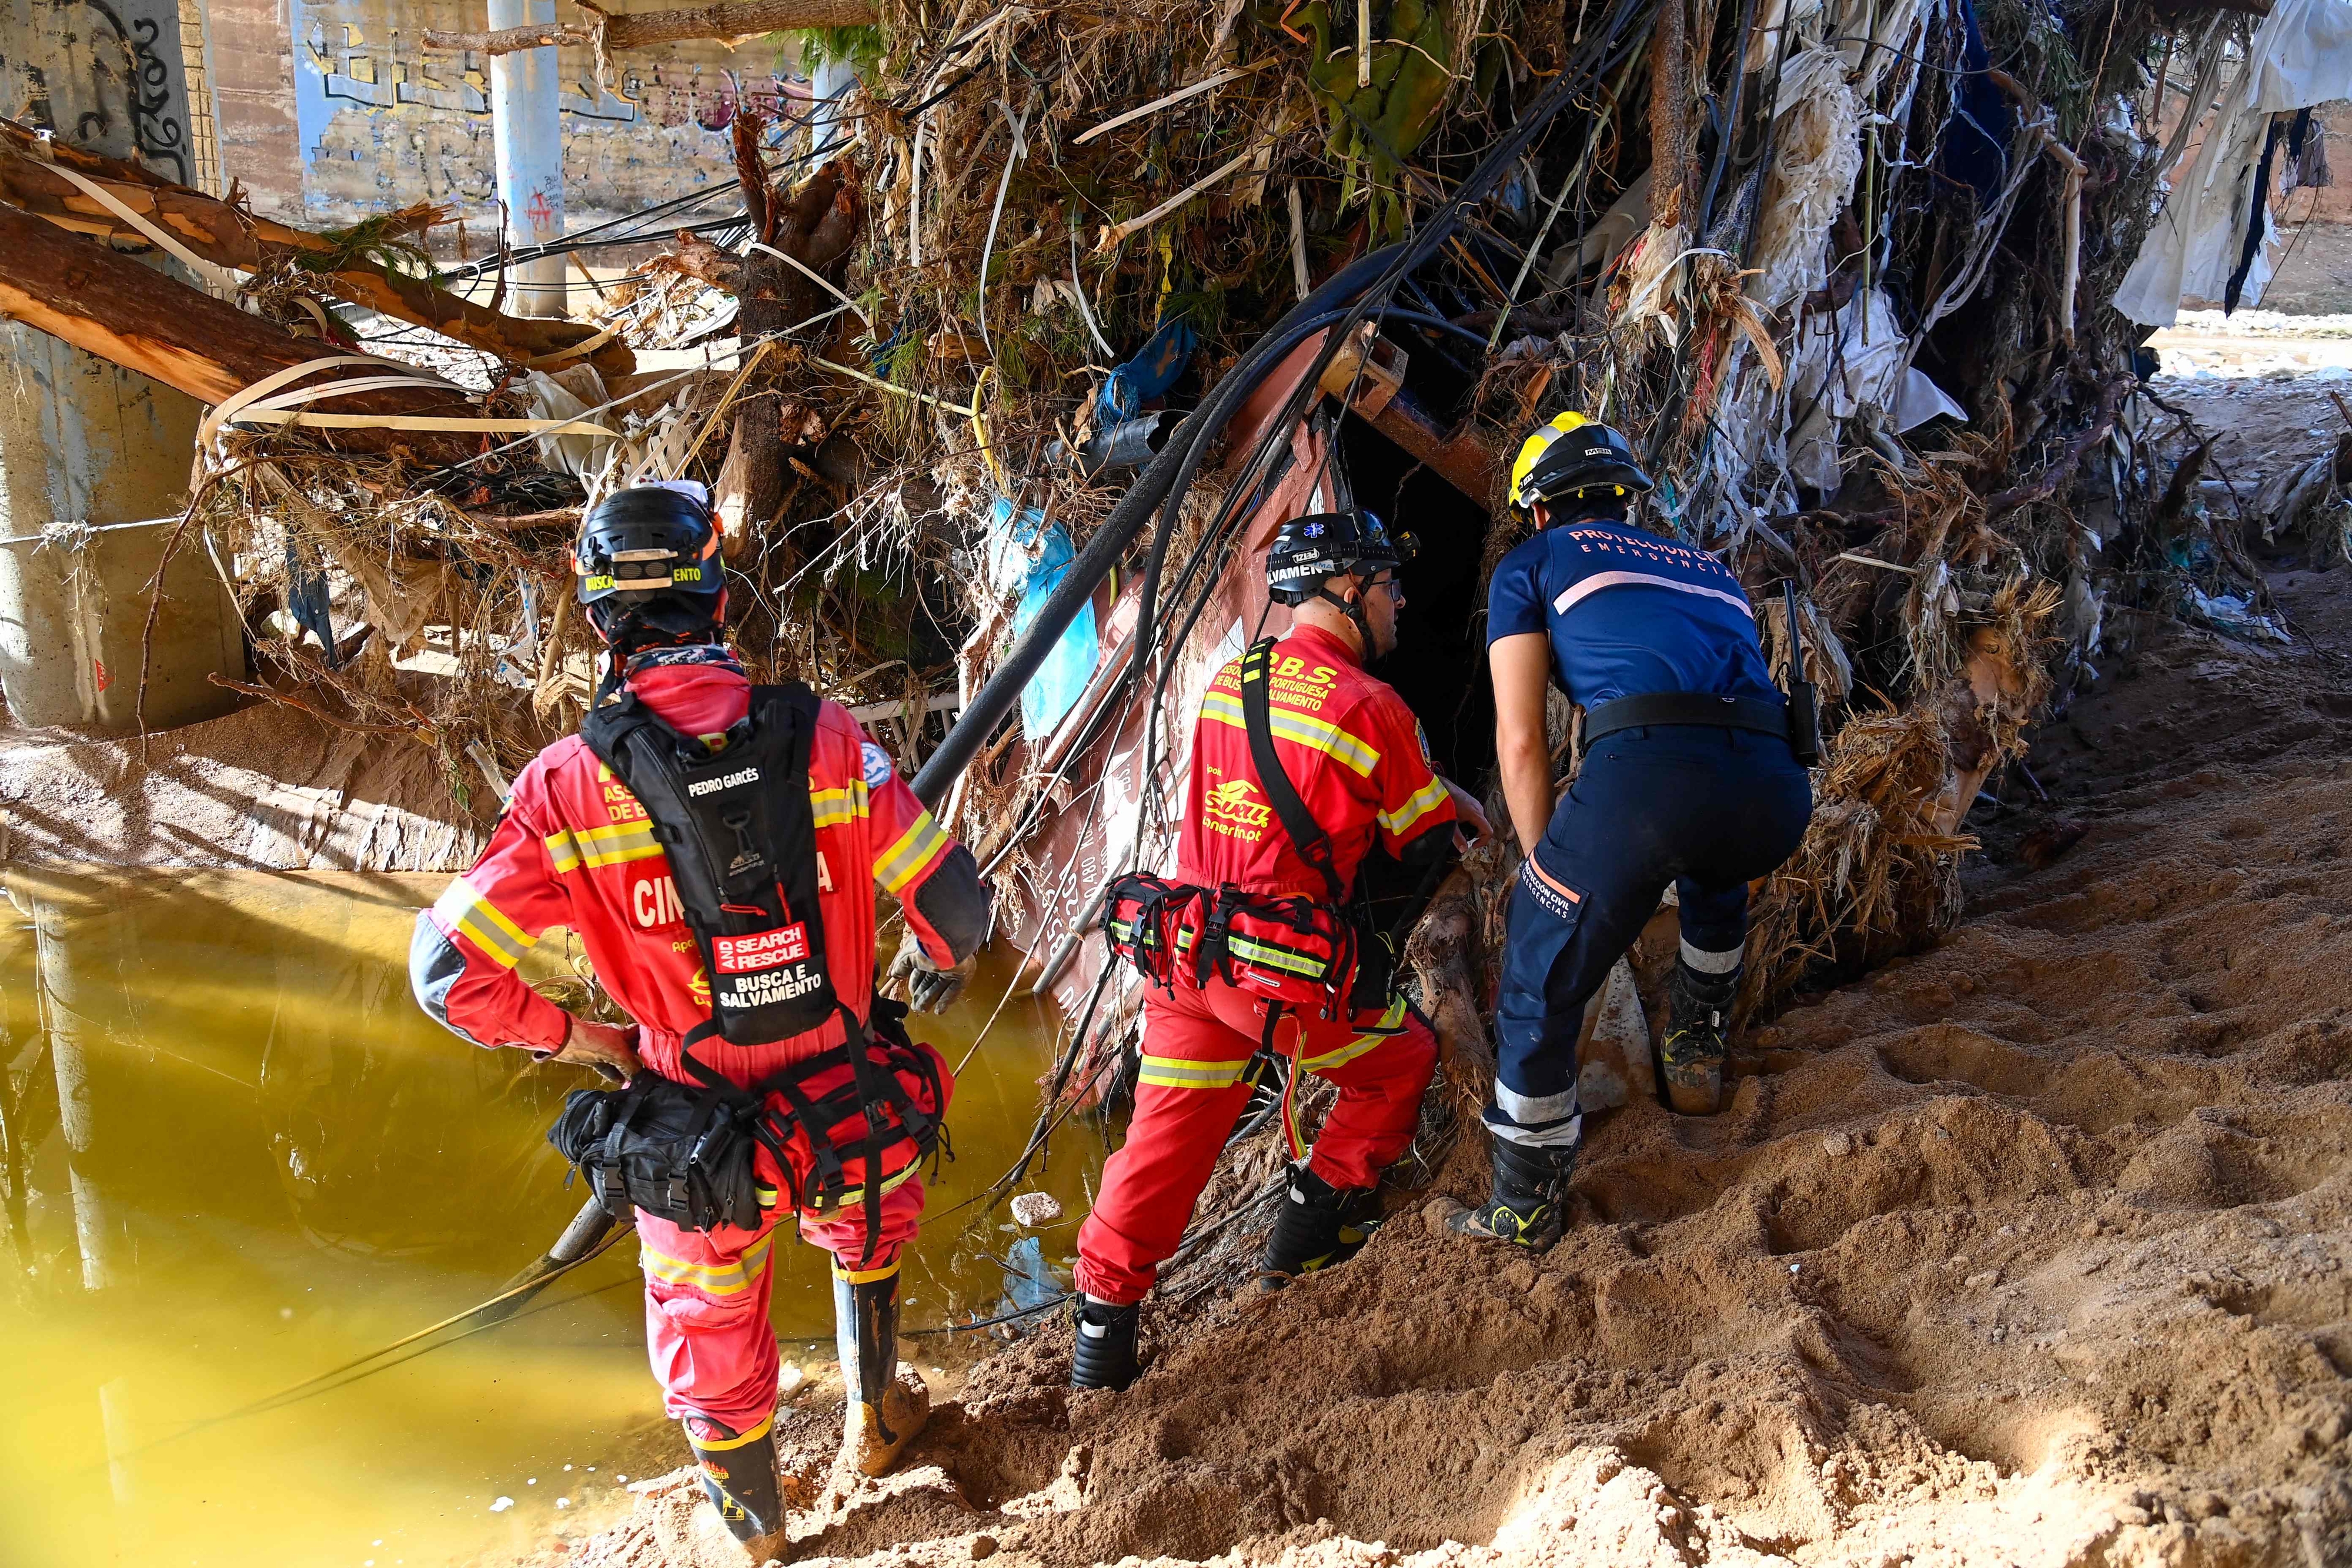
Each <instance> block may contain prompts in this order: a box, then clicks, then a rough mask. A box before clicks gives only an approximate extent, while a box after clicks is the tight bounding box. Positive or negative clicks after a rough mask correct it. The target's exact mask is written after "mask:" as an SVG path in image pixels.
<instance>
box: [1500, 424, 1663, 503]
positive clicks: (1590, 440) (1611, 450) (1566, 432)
mask: <svg viewBox="0 0 2352 1568" xmlns="http://www.w3.org/2000/svg"><path fill="white" fill-rule="evenodd" d="M1655 488H1656V485H1655V484H1654V482H1653V481H1652V479H1651V478H1650V476H1649V475H1647V474H1646V473H1644V472H1643V470H1642V465H1641V464H1640V462H1639V461H1637V460H1636V459H1635V458H1634V456H1633V447H1631V446H1630V445H1628V444H1626V441H1625V438H1624V437H1623V436H1622V435H1620V434H1617V433H1616V432H1615V431H1614V430H1612V429H1611V428H1610V427H1609V426H1607V425H1605V424H1601V423H1598V422H1596V421H1593V420H1590V419H1587V418H1585V417H1584V415H1582V414H1580V413H1574V412H1570V413H1563V414H1560V415H1559V416H1558V417H1557V418H1555V419H1553V420H1552V421H1551V422H1550V423H1548V424H1544V425H1540V426H1538V428H1537V430H1536V432H1535V434H1532V435H1530V436H1528V438H1527V439H1526V440H1525V441H1523V442H1521V443H1520V444H1519V455H1518V457H1517V460H1516V461H1515V462H1513V463H1512V465H1511V505H1513V506H1515V507H1521V508H1525V507H1532V506H1534V505H1535V504H1536V503H1537V502H1538V501H1557V500H1559V498H1560V497H1563V496H1572V495H1574V494H1576V492H1578V491H1579V490H1614V491H1615V492H1617V494H1619V495H1621V496H1622V495H1623V494H1625V493H1626V492H1627V491H1629V490H1631V491H1634V492H1642V491H1647V490H1652V489H1655Z"/></svg>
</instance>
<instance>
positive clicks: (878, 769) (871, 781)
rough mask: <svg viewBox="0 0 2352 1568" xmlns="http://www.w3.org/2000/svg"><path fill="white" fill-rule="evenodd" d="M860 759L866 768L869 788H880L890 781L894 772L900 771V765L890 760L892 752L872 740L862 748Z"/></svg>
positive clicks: (859, 754) (867, 786)
mask: <svg viewBox="0 0 2352 1568" xmlns="http://www.w3.org/2000/svg"><path fill="white" fill-rule="evenodd" d="M858 761H859V763H860V764H861V765H862V766H863V768H865V772H866V788H867V789H880V788H882V786H883V785H885V784H887V783H888V782H890V776H891V775H892V774H894V773H896V772H898V765H897V764H896V763H894V762H892V761H891V760H890V754H889V753H888V752H887V751H885V750H883V749H882V748H881V747H878V746H877V745H875V744H874V743H873V742H872V741H870V740H869V741H867V742H866V744H865V746H864V747H861V748H860V750H859V752H858Z"/></svg>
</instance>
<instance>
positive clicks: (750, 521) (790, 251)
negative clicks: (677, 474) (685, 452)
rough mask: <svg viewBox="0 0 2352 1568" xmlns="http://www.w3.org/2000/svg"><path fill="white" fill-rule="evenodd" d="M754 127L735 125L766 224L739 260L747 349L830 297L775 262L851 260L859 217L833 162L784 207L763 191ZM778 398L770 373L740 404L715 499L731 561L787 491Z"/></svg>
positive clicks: (755, 381)
mask: <svg viewBox="0 0 2352 1568" xmlns="http://www.w3.org/2000/svg"><path fill="white" fill-rule="evenodd" d="M758 121H759V117H758V116H757V115H753V114H748V113H744V114H738V115H737V117H736V120H735V126H736V131H737V136H736V170H737V177H738V178H739V179H740V181H741V183H742V184H743V187H744V199H745V204H746V210H748V211H750V212H751V213H754V214H766V219H767V221H766V222H765V223H764V224H763V225H761V229H760V231H758V237H759V239H760V242H761V246H765V247H766V248H758V247H755V248H753V249H752V250H751V252H750V254H748V255H746V256H743V257H742V258H741V260H740V263H739V264H738V269H737V271H736V274H735V282H734V288H735V295H736V298H739V299H740V300H741V301H742V302H743V306H742V311H741V313H740V315H739V316H738V317H737V319H736V330H737V331H738V332H739V333H740V335H741V341H742V342H743V344H744V345H745V347H746V350H749V348H750V345H751V343H752V342H753V341H754V340H758V339H761V338H763V337H767V336H770V335H772V334H775V333H781V332H783V331H784V330H785V329H789V328H793V327H798V326H800V325H802V324H803V323H804V322H806V321H808V320H809V319H811V318H812V317H814V316H818V315H821V314H823V313H824V309H825V308H826V305H827V303H828V302H830V301H831V300H832V298H833V297H832V295H831V294H830V293H828V292H827V291H826V290H825V288H824V287H823V286H822V285H821V284H819V283H817V282H816V281H815V280H814V278H812V277H809V276H808V273H805V272H803V271H802V270H801V269H800V267H794V266H793V265H792V263H791V262H787V261H784V260H782V259H780V258H779V256H776V255H775V254H773V253H775V252H782V254H783V255H784V256H791V257H792V258H793V260H794V261H798V262H800V263H801V264H802V266H803V267H807V268H808V269H809V271H810V272H817V273H822V272H823V271H824V269H825V268H827V267H832V266H833V265H834V264H835V263H836V262H838V261H840V260H841V258H842V257H843V256H846V255H847V254H848V253H849V246H850V243H851V242H852V241H853V240H855V239H856V237H857V230H858V226H859V224H860V223H861V221H862V220H863V218H864V216H865V204H864V202H863V201H862V200H861V198H860V197H859V195H858V190H857V184H856V180H855V178H854V177H853V176H854V172H853V171H852V170H851V168H850V166H849V165H848V164H847V163H846V162H842V161H839V160H836V161H835V162H831V163H828V164H826V165H825V166H824V168H823V169H820V170H818V171H817V172H816V173H815V174H814V176H812V177H811V178H810V180H809V182H808V183H806V184H804V185H803V186H802V187H801V188H800V189H799V190H798V191H797V192H795V193H793V194H792V195H791V196H790V197H789V198H787V197H786V196H785V195H784V193H782V192H781V191H778V192H771V191H769V190H768V189H767V186H766V176H765V174H764V172H762V168H761V162H760V152H759V123H758ZM708 248H714V249H715V247H708ZM680 270H685V268H683V267H681V268H680ZM696 276H702V274H701V273H697V274H696ZM710 281H713V282H715V281H716V278H715V277H714V278H711V279H710ZM722 287H723V286H722ZM776 391H777V385H776V381H775V377H774V375H773V373H772V372H768V371H755V372H754V373H753V375H752V376H751V379H750V380H749V382H747V384H746V385H745V386H744V388H743V393H742V396H741V398H740V401H739V402H737V404H736V408H735V423H734V428H733V431H732V433H731V439H730V444H729V446H728V450H727V460H726V462H725V464H724V465H722V466H721V468H720V470H719V488H718V494H717V495H716V496H714V497H712V499H713V502H714V504H715V506H716V509H717V511H718V514H719V526H720V528H721V530H722V532H723V533H724V534H725V535H726V537H727V540H728V544H729V546H730V553H731V551H732V550H736V549H741V548H742V545H743V542H744V541H745V540H747V539H748V538H751V536H752V535H754V534H756V533H759V532H761V531H762V530H764V529H765V528H767V526H768V525H769V524H770V523H771V522H772V521H773V520H774V519H775V517H776V514H777V513H778V512H779V511H781V510H782V507H783V504H784V498H785V487H786V486H787V485H788V484H789V483H790V482H791V476H792V466H791V464H790V463H789V461H788V460H787V458H786V456H785V443H784V437H783V433H782V429H781V428H780V427H779V425H778V413H779V405H778V402H777V399H776V397H775V395H774V394H775V392H776Z"/></svg>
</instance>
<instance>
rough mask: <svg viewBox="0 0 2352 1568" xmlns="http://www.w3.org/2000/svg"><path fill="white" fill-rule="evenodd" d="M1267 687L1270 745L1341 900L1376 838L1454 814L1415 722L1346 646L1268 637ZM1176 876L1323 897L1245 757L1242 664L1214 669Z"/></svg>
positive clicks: (1326, 639)
mask: <svg viewBox="0 0 2352 1568" xmlns="http://www.w3.org/2000/svg"><path fill="white" fill-rule="evenodd" d="M1272 669H1273V678H1272V680H1271V681H1270V682H1269V683H1268V695H1269V697H1270V698H1271V702H1270V704H1269V706H1271V708H1272V710H1273V730H1274V747H1275V752H1276V755H1277V756H1278V757H1279V758H1281V759H1282V766H1283V770H1284V771H1285V772H1286V773H1287V774H1288V775H1289V776H1290V782H1291V785H1292V787H1293V788H1295V789H1297V791H1298V798H1299V799H1300V800H1303V801H1305V802H1306V804H1307V810H1308V811H1309V812H1311V813H1313V815H1314V818H1315V820H1316V821H1317V822H1318V823H1319V824H1321V826H1322V828H1323V831H1325V832H1327V833H1328V834H1329V835H1330V836H1331V858H1332V866H1333V869H1334V870H1336V871H1337V872H1338V873H1339V881H1340V893H1341V896H1342V897H1343V898H1344V897H1345V896H1346V895H1347V894H1349V892H1351V891H1353V889H1354V886H1355V879H1356V868H1357V867H1358V866H1360V865H1361V864H1362V863H1363V860H1364V856H1365V855H1367V854H1369V853H1370V852H1371V848H1372V844H1373V841H1374V840H1375V839H1377V840H1378V841H1380V843H1381V847H1382V848H1384V849H1386V850H1387V851H1388V852H1389V853H1391V854H1397V853H1399V852H1401V851H1402V848H1403V846H1404V845H1405V843H1406V842H1407V841H1411V840H1412V839H1417V838H1419V837H1420V836H1421V835H1422V834H1423V833H1425V832H1428V831H1431V830H1432V829H1433V828H1436V827H1438V826H1439V825H1441V824H1444V823H1448V822H1452V821H1454V798H1453V796H1451V795H1449V794H1448V793H1447V792H1446V789H1445V786H1444V783H1443V782H1441V781H1440V780H1439V779H1438V778H1437V777H1436V775H1435V774H1433V773H1432V772H1431V771H1430V766H1429V743H1428V740H1427V739H1426V738H1425V737H1423V734H1422V730H1421V721H1420V720H1418V719H1416V718H1414V717H1413V716H1412V709H1411V708H1409V707H1407V706H1405V703H1404V699H1403V698H1402V697H1401V696H1399V695H1397V694H1396V690H1395V688H1394V687H1392V686H1391V685H1389V684H1388V683H1387V682H1385V681H1382V680H1378V679H1376V678H1374V677H1373V676H1371V675H1368V674H1365V673H1364V670H1363V667H1362V666H1361V665H1360V664H1358V663H1357V662H1356V655H1355V653H1354V652H1353V651H1352V650H1351V649H1349V646H1348V644H1347V643H1344V642H1341V641H1340V640H1339V638H1337V637H1335V636H1332V635H1331V634H1330V633H1328V632H1324V631H1321V630H1319V629H1318V628H1316V627H1313V626H1300V627H1297V628H1295V629H1293V631H1292V632H1291V633H1290V635H1288V636H1287V637H1285V638H1283V639H1282V640H1281V641H1280V642H1278V643H1276V644H1275V648H1274V661H1273V665H1272ZM1176 880H1177V881H1179V882H1181V883H1194V884H1196V885H1199V886H1202V887H1219V886H1223V885H1224V884H1227V883H1231V884H1233V885H1234V886H1235V887H1239V888H1242V889H1244V890H1245V891H1247V892H1250V893H1262V894H1286V895H1304V896H1306V897H1307V898H1311V899H1315V900H1318V901H1321V900H1323V899H1324V898H1325V897H1326V896H1327V890H1326V889H1325V886H1324V883H1323V879H1322V877H1321V876H1320V875H1319V874H1318V873H1317V872H1316V870H1315V868H1314V867H1312V866H1310V865H1308V864H1307V861H1306V860H1305V858H1304V857H1303V856H1301V855H1300V854H1299V852H1298V848H1297V845H1295V844H1293V843H1292V842H1291V841H1290V835H1289V834H1288V833H1286V832H1285V831H1283V827H1282V820H1281V819H1280V818H1279V817H1277V816H1276V815H1275V814H1274V808H1273V806H1272V805H1271V803H1270V802H1269V801H1268V800H1266V795H1265V789H1264V787H1263V786H1262V785H1261V784H1260V783H1259V780H1258V776H1257V768H1256V765H1255V763H1254V762H1252V761H1251V759H1250V746H1249V732H1248V730H1247V729H1246V728H1245V727H1244V725H1243V721H1242V683H1241V660H1240V659H1238V658H1236V659H1234V660H1233V661H1232V662H1230V663H1229V664H1226V665H1225V667H1224V668H1223V669H1222V670H1220V671H1218V672H1217V678H1216V679H1215V680H1214V681H1213V682H1212V683H1210V685H1209V690H1208V694H1207V695H1205V696H1203V697H1202V699H1201V717H1200V722H1199V723H1198V724H1197V725H1195V726H1194V727H1193V730H1192V788H1191V791H1190V795H1189V798H1188V800H1187V801H1186V805H1185V810H1184V831H1183V836H1182V841H1181V844H1180V845H1179V848H1178V857H1177V873H1176Z"/></svg>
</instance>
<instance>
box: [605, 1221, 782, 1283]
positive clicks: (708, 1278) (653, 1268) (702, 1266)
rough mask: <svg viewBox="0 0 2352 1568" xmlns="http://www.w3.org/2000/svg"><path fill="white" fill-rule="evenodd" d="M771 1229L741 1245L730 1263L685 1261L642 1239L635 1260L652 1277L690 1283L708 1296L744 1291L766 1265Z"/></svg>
mask: <svg viewBox="0 0 2352 1568" xmlns="http://www.w3.org/2000/svg"><path fill="white" fill-rule="evenodd" d="M775 1239H776V1233H775V1232H774V1231H772V1230H771V1231H770V1232H768V1234H766V1235H765V1236H762V1237H761V1238H760V1239H758V1240H757V1241H754V1242H753V1243H751V1246H749V1247H746V1248H745V1249H743V1256H742V1257H740V1258H739V1259H737V1260H735V1261H734V1262H732V1263H689V1262H688V1261H687V1260H685V1259H683V1258H672V1257H668V1256H667V1255H665V1254H663V1253H660V1252H656V1251H655V1250H654V1249H653V1248H652V1247H650V1246H648V1245H646V1243H645V1242H643V1241H639V1242H638V1243H637V1262H638V1264H639V1266H640V1267H642V1268H643V1269H644V1270H645V1271H646V1273H648V1274H650V1275H652V1276H653V1277H654V1278H655V1279H656V1280H661V1281H667V1283H669V1284H672V1285H691V1286H693V1287H694V1288H695V1289H696V1290H698V1291H702V1292H704V1293H705V1294H706V1295H712V1296H731V1295H734V1294H735V1293H736V1292H737V1291H748V1290H750V1289H751V1281H752V1280H753V1279H754V1278H756V1277H757V1276H758V1274H759V1272H760V1270H761V1269H763V1268H765V1267H767V1263H768V1249H769V1247H770V1246H771V1245H772V1243H773V1242H774V1241H775Z"/></svg>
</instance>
